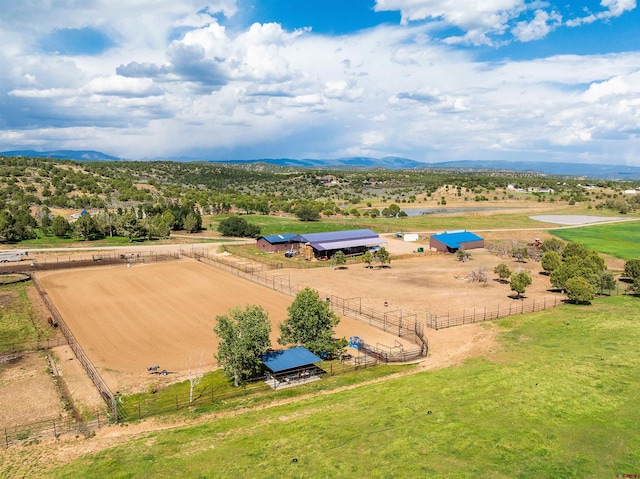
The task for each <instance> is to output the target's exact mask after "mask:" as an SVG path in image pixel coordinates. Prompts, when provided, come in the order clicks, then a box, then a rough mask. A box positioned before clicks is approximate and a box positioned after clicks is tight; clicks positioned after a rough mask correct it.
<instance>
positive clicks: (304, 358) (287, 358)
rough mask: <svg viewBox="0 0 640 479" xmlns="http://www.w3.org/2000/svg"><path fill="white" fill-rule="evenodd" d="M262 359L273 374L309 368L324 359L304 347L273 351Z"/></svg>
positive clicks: (261, 357)
mask: <svg viewBox="0 0 640 479" xmlns="http://www.w3.org/2000/svg"><path fill="white" fill-rule="evenodd" d="M260 359H262V362H263V363H264V365H265V366H266V367H267V369H268V370H269V371H271V372H273V373H283V372H286V371H293V370H296V369H300V368H307V367H310V366H315V365H314V363H319V362H320V361H322V359H320V358H319V357H318V356H316V355H315V354H313V353H312V352H311V351H309V350H308V349H307V348H303V347H302V346H300V347H297V348H291V349H285V350H283V351H271V352H269V353H265V354H263V355H262V356H260Z"/></svg>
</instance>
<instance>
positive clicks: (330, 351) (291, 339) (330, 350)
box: [278, 288, 340, 356]
mask: <svg viewBox="0 0 640 479" xmlns="http://www.w3.org/2000/svg"><path fill="white" fill-rule="evenodd" d="M288 312H289V316H288V318H287V319H286V320H285V321H284V322H283V323H282V324H280V338H279V339H278V342H279V343H280V344H283V345H289V344H292V345H300V346H304V347H306V348H307V349H308V350H309V351H311V352H312V353H314V354H317V355H321V356H327V355H330V356H331V355H335V354H336V353H337V351H336V342H335V341H334V340H333V334H334V332H333V328H334V327H335V326H336V325H337V324H338V323H339V322H340V318H339V317H338V316H337V315H336V314H335V313H334V312H333V311H331V303H329V301H322V300H321V299H320V296H319V294H318V292H317V291H316V290H314V289H311V288H305V289H303V290H302V291H300V292H299V293H298V294H297V295H296V298H295V299H294V301H293V303H291V306H289V308H288Z"/></svg>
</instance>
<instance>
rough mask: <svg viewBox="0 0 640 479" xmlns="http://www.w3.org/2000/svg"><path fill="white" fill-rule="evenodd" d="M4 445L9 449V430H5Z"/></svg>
mask: <svg viewBox="0 0 640 479" xmlns="http://www.w3.org/2000/svg"><path fill="white" fill-rule="evenodd" d="M4 443H5V445H6V447H9V434H8V433H7V428H4Z"/></svg>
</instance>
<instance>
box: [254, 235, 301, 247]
mask: <svg viewBox="0 0 640 479" xmlns="http://www.w3.org/2000/svg"><path fill="white" fill-rule="evenodd" d="M294 236H295V233H283V234H277V235H264V236H260V238H258V239H264V240H265V241H268V242H269V243H271V244H278V243H288V242H289V241H291V238H293V237H294Z"/></svg>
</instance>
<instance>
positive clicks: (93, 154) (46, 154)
mask: <svg viewBox="0 0 640 479" xmlns="http://www.w3.org/2000/svg"><path fill="white" fill-rule="evenodd" d="M0 156H28V157H31V158H55V159H57V160H77V161H118V160H120V159H121V158H117V157H115V156H111V155H107V154H105V153H101V152H99V151H93V150H54V151H35V150H14V151H2V152H0Z"/></svg>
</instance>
